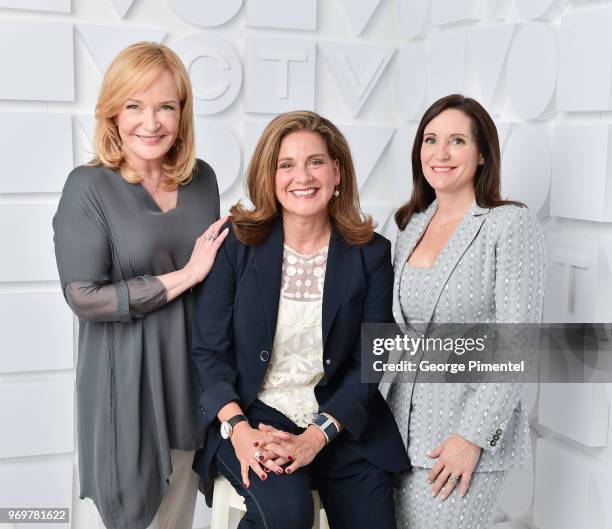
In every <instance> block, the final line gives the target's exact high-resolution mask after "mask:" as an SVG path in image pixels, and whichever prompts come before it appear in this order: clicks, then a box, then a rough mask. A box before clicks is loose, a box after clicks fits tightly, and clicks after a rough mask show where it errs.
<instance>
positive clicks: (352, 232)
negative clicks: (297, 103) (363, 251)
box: [230, 110, 374, 245]
mask: <svg viewBox="0 0 612 529" xmlns="http://www.w3.org/2000/svg"><path fill="white" fill-rule="evenodd" d="M302 131H303V132H313V133H316V134H318V135H319V136H321V138H323V140H324V141H325V144H326V146H327V151H328V154H329V156H330V158H331V159H332V160H337V161H338V165H339V169H340V183H339V184H338V186H337V188H336V189H337V190H338V191H339V195H338V196H332V197H331V199H330V201H329V203H328V205H327V212H328V214H329V219H330V221H331V223H332V226H334V228H335V229H337V230H338V232H339V233H340V235H341V236H342V238H343V239H344V240H345V241H346V242H348V243H349V244H354V245H364V244H367V243H368V242H369V241H370V240H371V239H372V237H373V235H374V227H373V224H372V218H371V217H370V216H368V215H364V214H363V213H362V212H361V207H360V205H359V195H358V193H357V179H356V177H355V167H354V165H353V159H352V157H351V151H350V149H349V145H348V142H347V141H346V138H345V137H344V135H343V134H342V133H341V132H340V131H339V130H338V128H337V127H336V126H335V125H334V124H333V123H332V122H331V121H329V120H328V119H325V118H324V117H322V116H319V115H318V114H315V113H314V112H308V111H303V110H299V111H295V112H287V113H285V114H281V115H279V116H277V117H275V118H274V119H273V120H272V121H270V123H268V125H267V126H266V128H265V130H264V131H263V133H262V135H261V137H260V138H259V141H258V142H257V147H255V152H254V153H253V156H252V158H251V162H250V163H249V167H248V169H247V190H248V195H249V199H250V200H251V202H252V204H253V207H252V208H247V207H245V206H244V205H243V204H241V203H240V202H238V203H237V204H235V205H234V206H232V208H231V209H230V213H231V219H230V220H231V222H232V226H233V228H234V233H235V234H236V237H237V238H238V240H240V241H241V242H243V243H244V244H247V245H256V244H260V243H261V242H262V241H263V240H264V239H265V238H266V237H267V236H268V234H269V233H270V230H271V228H272V225H273V222H274V220H275V219H276V218H277V217H278V215H279V214H280V213H281V206H280V204H279V202H278V199H277V198H276V193H275V185H274V184H275V178H276V165H277V163H278V153H279V151H280V146H281V143H282V141H283V139H284V138H285V136H287V135H288V134H290V133H292V132H302Z"/></svg>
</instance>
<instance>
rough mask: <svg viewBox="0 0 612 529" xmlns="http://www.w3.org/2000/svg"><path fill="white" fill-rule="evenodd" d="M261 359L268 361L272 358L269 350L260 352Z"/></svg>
mask: <svg viewBox="0 0 612 529" xmlns="http://www.w3.org/2000/svg"><path fill="white" fill-rule="evenodd" d="M259 359H260V360H261V361H262V362H267V361H268V360H270V353H268V351H261V352H260V353H259Z"/></svg>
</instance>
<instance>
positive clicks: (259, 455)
mask: <svg viewBox="0 0 612 529" xmlns="http://www.w3.org/2000/svg"><path fill="white" fill-rule="evenodd" d="M255 459H256V460H257V461H261V460H262V459H263V454H262V453H261V452H260V451H259V450H257V451H256V452H255Z"/></svg>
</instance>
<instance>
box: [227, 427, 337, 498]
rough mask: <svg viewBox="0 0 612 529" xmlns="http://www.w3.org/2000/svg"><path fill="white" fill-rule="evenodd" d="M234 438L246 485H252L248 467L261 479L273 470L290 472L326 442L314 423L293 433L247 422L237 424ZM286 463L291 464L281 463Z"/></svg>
mask: <svg viewBox="0 0 612 529" xmlns="http://www.w3.org/2000/svg"><path fill="white" fill-rule="evenodd" d="M231 441H232V445H233V446H234V451H235V452H236V457H237V458H238V461H240V474H241V476H242V482H243V483H244V486H245V487H247V488H249V487H250V485H251V482H250V479H249V469H251V470H252V471H253V472H255V474H257V476H259V478H260V479H261V480H262V481H265V480H266V479H267V477H268V476H267V472H270V471H272V472H275V473H276V474H278V475H282V474H283V473H285V474H291V473H292V472H295V471H296V470H297V469H298V468H300V467H303V466H305V465H308V464H309V463H310V462H311V461H312V460H313V459H314V458H315V456H316V455H317V454H318V453H319V452H320V451H321V449H322V448H323V447H324V446H325V443H326V439H325V436H324V435H323V432H321V431H320V430H319V429H318V428H316V427H315V426H310V427H308V428H307V429H306V430H305V431H304V432H303V433H301V434H299V435H294V434H290V433H288V432H283V431H282V430H277V429H276V428H274V427H272V426H269V425H266V424H260V425H259V428H258V429H257V430H256V429H254V428H251V426H250V425H249V424H248V423H247V422H241V423H239V424H237V425H236V426H235V427H234V432H233V434H232V437H231ZM256 453H257V456H259V459H257V456H256ZM287 463H290V465H289V466H288V467H286V468H285V469H283V468H282V466H281V465H286V464H287Z"/></svg>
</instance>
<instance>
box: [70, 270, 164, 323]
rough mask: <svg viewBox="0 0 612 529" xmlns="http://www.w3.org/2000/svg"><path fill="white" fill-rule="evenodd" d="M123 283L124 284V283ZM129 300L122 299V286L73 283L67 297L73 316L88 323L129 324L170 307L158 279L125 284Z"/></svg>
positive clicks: (133, 279) (136, 280)
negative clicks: (124, 322) (119, 322)
mask: <svg viewBox="0 0 612 529" xmlns="http://www.w3.org/2000/svg"><path fill="white" fill-rule="evenodd" d="M121 283H123V281H122V282H121ZM125 283H126V285H127V291H128V300H127V304H126V300H125V299H122V298H121V290H120V289H118V288H117V287H118V286H119V284H118V283H109V284H101V283H93V282H91V281H73V282H72V283H68V284H67V285H66V287H65V288H64V296H65V297H66V301H67V302H68V305H70V308H71V309H72V310H73V312H74V313H75V314H76V315H77V316H78V317H79V319H81V320H86V321H125V320H129V319H131V318H144V317H145V316H146V315H147V314H148V313H149V312H152V311H154V310H156V309H158V308H159V307H161V306H162V305H164V304H165V303H166V288H165V287H164V284H163V283H162V282H161V281H160V280H159V279H157V278H156V277H155V276H138V277H134V278H132V279H128V280H127V281H125Z"/></svg>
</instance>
